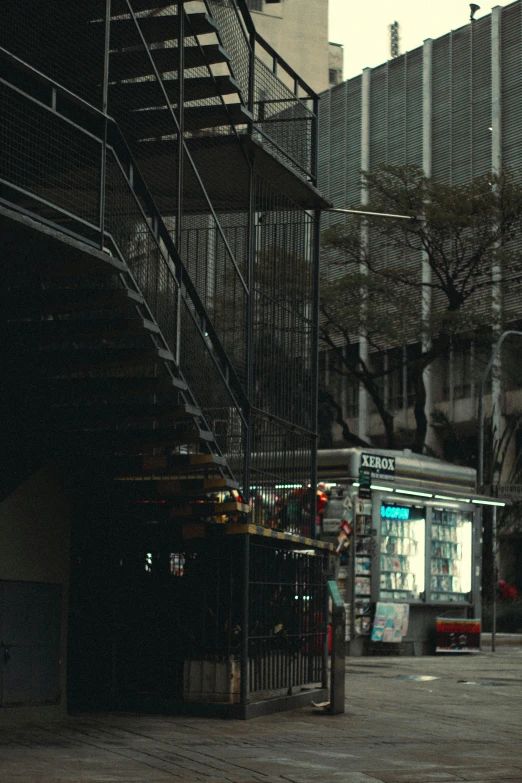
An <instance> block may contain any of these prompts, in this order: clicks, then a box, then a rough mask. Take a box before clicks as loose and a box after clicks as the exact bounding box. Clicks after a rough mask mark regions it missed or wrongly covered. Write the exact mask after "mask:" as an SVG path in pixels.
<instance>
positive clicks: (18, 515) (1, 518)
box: [0, 464, 70, 724]
mask: <svg viewBox="0 0 522 783" xmlns="http://www.w3.org/2000/svg"><path fill="white" fill-rule="evenodd" d="M69 536H70V509H69V503H68V501H67V496H66V492H65V489H64V486H63V482H62V478H61V476H60V473H59V471H58V469H57V468H56V467H55V466H54V465H53V464H48V465H46V466H44V467H42V468H41V469H40V470H39V471H37V472H36V473H35V474H34V475H33V476H31V477H30V478H29V479H28V480H27V481H25V482H24V483H23V484H21V485H20V486H19V487H18V488H17V489H16V490H15V491H14V492H13V493H12V494H11V495H10V496H9V497H8V498H7V499H6V500H4V501H3V502H2V503H0V546H1V549H2V557H1V558H0V580H16V581H26V582H45V583H53V584H60V585H61V586H62V626H61V645H60V647H61V655H60V685H61V698H60V703H59V704H57V705H49V706H36V707H8V708H3V709H2V708H0V724H1V723H4V722H8V723H14V722H17V721H27V720H42V719H45V720H52V719H56V718H59V717H62V716H63V715H64V714H65V711H66V676H65V675H66V658H67V655H66V653H67V612H68V588H69Z"/></svg>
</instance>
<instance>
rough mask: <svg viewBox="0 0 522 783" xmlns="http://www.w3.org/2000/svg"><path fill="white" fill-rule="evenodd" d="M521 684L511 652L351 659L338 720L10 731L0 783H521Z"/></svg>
mask: <svg viewBox="0 0 522 783" xmlns="http://www.w3.org/2000/svg"><path fill="white" fill-rule="evenodd" d="M521 673H522V649H520V648H519V649H513V648H509V647H508V648H502V649H501V650H499V652H497V653H496V654H495V655H492V654H488V653H481V654H480V655H476V656H461V657H457V656H455V657H447V656H446V657H435V658H434V657H430V658H396V657H389V658H384V657H381V658H358V659H354V658H352V659H348V660H347V664H346V690H347V693H346V713H345V714H344V715H339V716H335V717H332V716H329V715H327V714H324V713H322V712H317V711H314V710H313V709H312V708H303V709H300V710H295V711H293V712H290V713H280V714H276V715H271V716H266V717H263V718H259V719H257V720H252V721H249V722H247V723H244V722H239V721H222V720H207V719H199V718H186V717H180V718H176V717H151V716H143V715H129V714H109V715H92V714H89V715H82V716H75V717H70V718H68V719H67V720H65V721H62V722H60V723H53V724H47V725H45V724H43V723H39V724H33V725H30V726H23V727H22V726H21V727H19V728H17V729H0V783H87V781H89V782H90V783H167V781H169V783H176V781H180V782H181V781H183V783H196V782H198V783H199V782H200V781H201V783H253V781H264V783H276V782H277V783H283V782H284V783H439V781H440V783H446V781H447V782H448V783H451V782H452V781H473V782H474V783H486V781H487V782H488V783H490V782H492V781H502V783H515V782H516V783H522V742H521V740H522V676H521ZM418 677H431V678H437V679H420V680H419V679H415V678H418Z"/></svg>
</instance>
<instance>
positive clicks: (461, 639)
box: [435, 617, 480, 653]
mask: <svg viewBox="0 0 522 783" xmlns="http://www.w3.org/2000/svg"><path fill="white" fill-rule="evenodd" d="M436 645H437V646H436V648H435V652H448V653H469V652H471V653H474V652H480V620H477V619H473V620H468V619H464V618H455V617H437V619H436Z"/></svg>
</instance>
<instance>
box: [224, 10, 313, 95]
mask: <svg viewBox="0 0 522 783" xmlns="http://www.w3.org/2000/svg"><path fill="white" fill-rule="evenodd" d="M236 3H237V5H238V7H239V10H240V11H241V15H242V17H243V20H244V22H245V26H246V28H247V30H248V32H249V33H250V34H251V35H253V36H254V40H255V42H256V43H258V44H260V45H261V46H262V47H263V49H265V51H266V52H267V53H268V54H269V55H270V57H272V58H273V59H274V60H275V61H276V62H277V63H278V65H280V66H281V67H282V68H284V70H285V71H286V72H287V73H288V75H289V76H291V77H292V79H293V80H294V82H296V83H297V84H299V86H300V87H302V88H303V90H305V91H306V92H307V93H308V95H309V97H310V98H318V97H319V96H318V94H317V93H316V92H315V91H314V90H312V88H311V87H310V85H309V84H307V83H306V82H305V80H304V79H303V78H302V77H301V76H299V74H298V73H296V71H294V69H293V68H292V66H291V65H288V63H287V62H286V60H285V59H284V58H283V57H281V55H280V54H279V53H278V52H276V50H275V49H274V48H273V47H272V46H271V45H270V44H269V43H268V41H266V40H265V39H264V38H263V36H262V35H260V34H259V33H258V32H257V30H256V26H255V24H254V22H253V20H252V15H251V13H250V9H249V7H248V6H247V4H246V0H236Z"/></svg>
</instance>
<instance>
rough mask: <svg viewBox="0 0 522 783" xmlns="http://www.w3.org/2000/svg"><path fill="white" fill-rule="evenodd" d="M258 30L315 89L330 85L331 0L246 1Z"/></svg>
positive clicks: (319, 89) (323, 88)
mask: <svg viewBox="0 0 522 783" xmlns="http://www.w3.org/2000/svg"><path fill="white" fill-rule="evenodd" d="M247 5H248V7H249V8H250V11H251V12H252V18H253V20H254V23H255V25H256V29H257V30H258V31H259V33H260V34H261V35H262V36H263V38H265V39H266V40H267V41H268V43H269V44H270V45H271V46H273V47H274V49H276V50H277V51H278V52H280V53H281V55H282V56H283V57H284V58H285V60H286V61H287V63H288V64H289V65H290V66H291V67H292V68H293V69H294V70H295V71H297V73H299V74H300V75H301V76H302V78H303V79H305V81H307V82H308V84H309V85H310V86H311V87H312V88H313V89H314V90H315V91H316V92H320V91H321V90H325V89H326V88H327V87H328V85H329V83H330V82H329V76H328V73H329V70H328V69H329V47H328V0H247Z"/></svg>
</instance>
